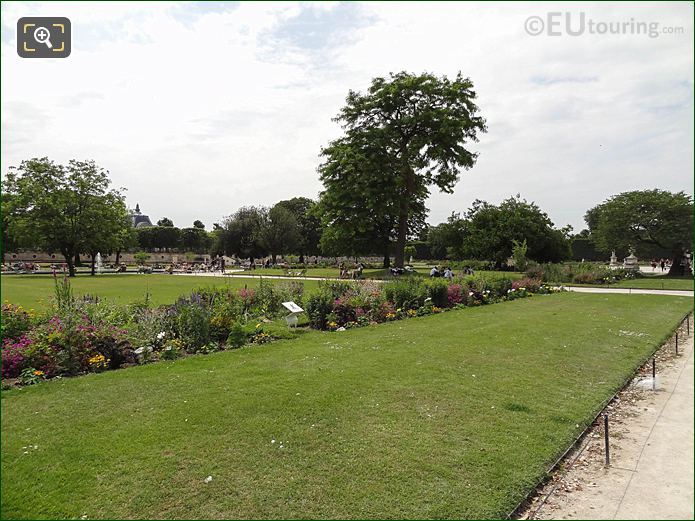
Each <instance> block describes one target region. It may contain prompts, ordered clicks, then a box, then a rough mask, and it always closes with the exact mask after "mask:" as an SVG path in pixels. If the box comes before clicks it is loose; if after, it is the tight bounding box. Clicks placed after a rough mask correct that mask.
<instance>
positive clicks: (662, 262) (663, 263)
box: [652, 259, 671, 271]
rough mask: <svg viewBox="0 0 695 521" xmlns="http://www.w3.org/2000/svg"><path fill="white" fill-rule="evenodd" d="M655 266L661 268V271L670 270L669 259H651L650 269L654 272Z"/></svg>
mask: <svg viewBox="0 0 695 521" xmlns="http://www.w3.org/2000/svg"><path fill="white" fill-rule="evenodd" d="M657 266H658V267H659V268H661V271H666V270H667V269H670V268H671V260H670V259H652V269H653V270H654V271H656V268H657Z"/></svg>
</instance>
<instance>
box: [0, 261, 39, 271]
mask: <svg viewBox="0 0 695 521" xmlns="http://www.w3.org/2000/svg"><path fill="white" fill-rule="evenodd" d="M39 269H41V267H40V266H39V265H38V264H36V263H35V262H14V263H12V264H5V263H4V262H3V263H2V271H3V272H5V271H14V272H18V273H20V272H29V271H31V272H33V271H38V270H39Z"/></svg>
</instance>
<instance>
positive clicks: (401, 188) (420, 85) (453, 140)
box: [319, 72, 486, 267]
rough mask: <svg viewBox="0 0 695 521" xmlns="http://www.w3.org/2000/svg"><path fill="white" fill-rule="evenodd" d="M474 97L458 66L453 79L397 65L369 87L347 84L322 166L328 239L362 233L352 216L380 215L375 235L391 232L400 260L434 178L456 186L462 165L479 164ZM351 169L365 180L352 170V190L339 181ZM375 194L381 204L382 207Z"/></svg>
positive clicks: (481, 126)
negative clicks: (338, 129) (338, 131)
mask: <svg viewBox="0 0 695 521" xmlns="http://www.w3.org/2000/svg"><path fill="white" fill-rule="evenodd" d="M475 97H476V94H475V92H474V91H473V84H472V82H471V81H470V80H469V79H468V78H464V77H463V76H462V75H461V73H459V74H458V75H457V76H456V78H455V79H454V80H449V79H448V78H447V77H446V76H442V77H437V76H435V75H432V74H427V73H425V74H421V75H414V74H409V73H406V72H400V73H398V74H391V75H390V77H389V78H375V79H374V80H372V84H371V86H370V87H369V89H368V91H367V92H366V93H364V94H363V93H359V92H355V91H350V92H349V94H348V96H347V100H346V104H345V107H343V109H342V110H341V111H340V113H339V114H338V116H337V118H336V121H338V122H340V123H341V125H342V126H343V129H344V131H345V136H344V137H342V138H340V139H338V140H336V141H334V142H332V143H331V144H330V145H329V146H328V147H326V148H325V149H324V150H323V152H322V156H323V157H324V163H323V164H322V165H321V167H320V168H319V172H320V175H321V180H322V181H323V182H324V186H325V188H326V189H325V191H324V192H323V194H322V201H321V202H322V205H323V208H324V209H325V210H326V211H327V212H329V215H328V216H327V217H324V222H327V225H328V226H329V234H328V236H327V239H326V240H324V241H323V242H324V243H326V242H328V241H329V239H330V238H331V237H336V238H337V239H336V240H333V241H332V242H334V243H341V239H340V237H341V236H346V237H348V238H352V239H353V240H357V239H358V236H359V235H362V234H363V233H364V232H365V231H366V230H359V229H355V227H354V223H355V221H357V222H361V223H362V224H361V226H366V224H367V221H366V219H365V216H372V217H373V216H374V215H377V216H378V219H377V221H376V222H375V223H374V224H375V228H376V227H379V228H381V227H387V228H386V229H383V230H382V231H381V232H380V233H379V237H378V238H377V237H373V239H375V240H376V241H377V242H381V243H382V244H383V243H384V242H385V238H386V237H387V236H388V237H389V238H390V237H394V238H395V262H396V265H397V266H401V267H402V266H403V263H404V248H405V245H406V241H407V239H408V237H412V236H414V235H415V234H416V233H417V232H418V226H420V227H421V226H422V222H423V219H422V215H423V214H424V212H425V210H424V202H425V200H426V198H427V196H428V195H429V188H430V186H436V187H437V188H439V189H440V190H441V191H443V192H449V193H451V192H452V191H453V187H454V185H455V184H456V182H457V181H458V179H459V174H460V172H461V171H462V170H467V169H469V168H472V167H473V165H474V164H475V161H476V158H477V154H476V153H474V152H471V151H470V150H469V149H467V148H466V146H467V144H468V143H470V142H475V141H477V139H478V138H477V135H478V133H479V132H485V131H486V128H485V121H484V119H483V118H482V117H480V116H479V115H478V107H477V106H476V105H475V103H474V100H475ZM360 161H364V164H363V165H360V164H359V162H360ZM349 172H354V174H355V176H359V177H364V176H366V181H367V182H360V181H359V180H358V178H357V177H354V179H355V181H356V183H355V187H354V188H353V189H352V190H353V193H352V194H351V193H350V189H349V188H347V187H346V186H345V183H343V182H340V181H341V180H343V179H346V178H349V177H350V174H349ZM369 180H371V183H370V182H369ZM373 186H377V187H378V189H373V188H372V187H373ZM345 195H351V197H349V198H345V197H344V196H345ZM341 200H344V203H342V204H341ZM356 201H359V202H360V204H359V205H357V204H355V202H356ZM374 201H379V202H380V203H381V204H382V205H383V208H382V209H379V211H378V214H376V212H377V207H378V206H379V205H378V204H375V203H374ZM365 207H366V210H365Z"/></svg>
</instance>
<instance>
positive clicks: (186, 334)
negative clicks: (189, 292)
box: [175, 303, 210, 353]
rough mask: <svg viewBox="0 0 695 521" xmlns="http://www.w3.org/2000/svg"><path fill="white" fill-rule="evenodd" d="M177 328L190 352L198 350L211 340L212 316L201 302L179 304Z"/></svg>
mask: <svg viewBox="0 0 695 521" xmlns="http://www.w3.org/2000/svg"><path fill="white" fill-rule="evenodd" d="M176 307H177V314H176V320H175V328H176V334H177V336H178V337H179V338H180V339H181V340H182V341H183V342H184V343H185V344H186V350H187V351H188V352H192V353H194V352H196V351H198V350H199V349H200V348H202V347H203V346H204V345H205V344H207V343H208V342H210V316H209V313H208V312H207V311H206V310H205V308H204V307H203V306H201V305H199V304H193V303H187V304H177V306H176Z"/></svg>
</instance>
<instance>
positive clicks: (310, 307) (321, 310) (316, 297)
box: [305, 286, 336, 329]
mask: <svg viewBox="0 0 695 521" xmlns="http://www.w3.org/2000/svg"><path fill="white" fill-rule="evenodd" d="M335 298H336V297H334V296H333V293H332V291H331V289H330V288H327V287H325V286H324V287H322V286H319V289H318V290H317V291H315V292H313V293H311V294H310V295H309V296H308V297H307V298H306V303H305V306H306V313H307V315H308V316H309V323H310V324H311V327H313V328H314V329H326V323H327V322H328V321H327V318H326V317H328V315H329V314H331V313H332V312H333V305H334V302H335Z"/></svg>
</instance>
